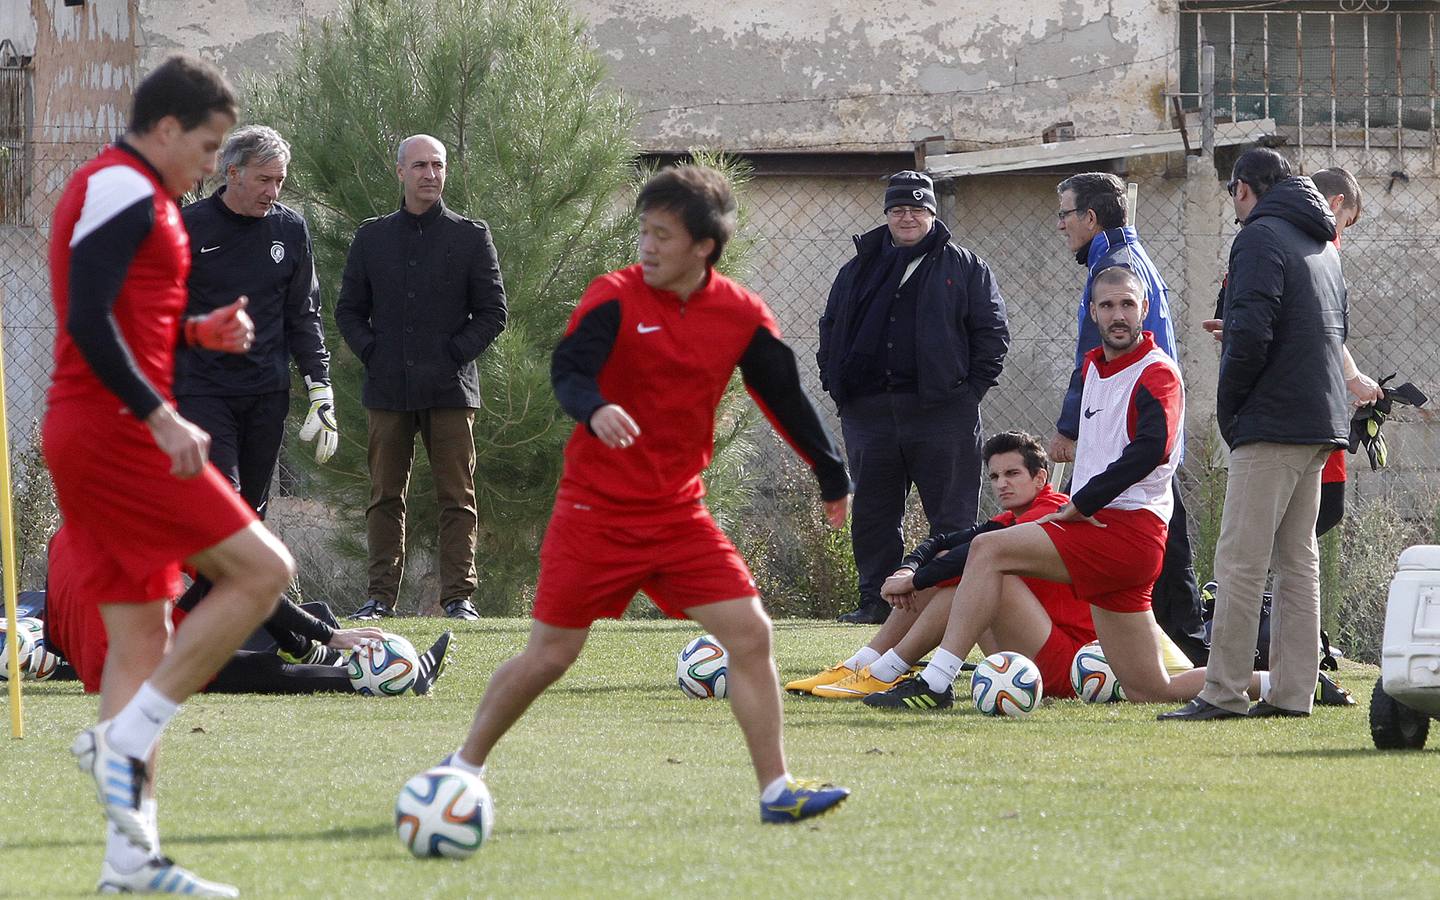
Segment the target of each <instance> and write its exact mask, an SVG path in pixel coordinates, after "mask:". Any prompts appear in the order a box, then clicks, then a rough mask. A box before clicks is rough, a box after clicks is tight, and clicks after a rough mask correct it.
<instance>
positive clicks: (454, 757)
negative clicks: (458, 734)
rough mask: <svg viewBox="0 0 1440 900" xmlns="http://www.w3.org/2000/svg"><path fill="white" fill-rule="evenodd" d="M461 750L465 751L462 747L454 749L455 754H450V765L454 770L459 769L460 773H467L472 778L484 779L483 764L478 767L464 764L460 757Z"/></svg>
mask: <svg viewBox="0 0 1440 900" xmlns="http://www.w3.org/2000/svg"><path fill="white" fill-rule="evenodd" d="M463 749H465V748H464V747H459V748H456V750H455V752H454V753H452V754H450V765H451V766H453V767H454V768H457V769H459V770H460V771H462V772H469V773H470V774H471V775H474V776H476V777H478V778H484V777H485V764H484V763H481V764H480V765H478V766H477V765H475V764H473V763H468V762H466V761H465V758H464V757H462V756H461V755H460V751H461V750H463Z"/></svg>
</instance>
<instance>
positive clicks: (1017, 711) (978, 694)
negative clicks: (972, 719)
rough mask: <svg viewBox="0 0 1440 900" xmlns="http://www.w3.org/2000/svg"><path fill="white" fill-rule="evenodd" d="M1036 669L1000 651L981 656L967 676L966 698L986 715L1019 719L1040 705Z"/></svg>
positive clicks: (1016, 655)
mask: <svg viewBox="0 0 1440 900" xmlns="http://www.w3.org/2000/svg"><path fill="white" fill-rule="evenodd" d="M1043 697H1044V687H1043V685H1042V684H1041V680H1040V669H1039V668H1038V667H1037V666H1036V665H1035V663H1033V662H1031V661H1030V659H1029V658H1027V657H1025V656H1022V655H1021V654H1019V653H1012V652H1010V651H1009V650H1004V651H1001V652H999V653H992V654H990V655H989V656H987V657H985V659H984V661H982V662H981V663H980V664H979V665H978V666H976V667H975V673H974V674H973V675H971V676H970V698H971V699H972V700H973V701H974V702H975V708H976V709H978V710H980V711H981V712H982V713H985V714H986V715H987V716H1006V717H1009V718H1012V719H1020V718H1024V717H1025V716H1028V715H1030V714H1031V713H1032V712H1034V711H1035V710H1036V709H1037V708H1038V707H1039V706H1040V700H1041V699H1042V698H1043Z"/></svg>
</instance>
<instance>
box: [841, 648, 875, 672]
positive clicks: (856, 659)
mask: <svg viewBox="0 0 1440 900" xmlns="http://www.w3.org/2000/svg"><path fill="white" fill-rule="evenodd" d="M879 658H880V654H878V653H876V652H875V651H874V650H871V649H870V648H869V647H861V648H860V650H859V651H858V652H857V653H856V654H855V655H854V656H852V657H850V658H849V659H847V660H845V661H844V662H843V663H841V665H842V666H844V667H845V668H847V669H850V670H851V671H854V672H858V671H860V670H861V669H863V668H865V667H866V666H868V665H870V664H871V663H873V662H874V661H875V660H877V659H879Z"/></svg>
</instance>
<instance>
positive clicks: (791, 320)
mask: <svg viewBox="0 0 1440 900" xmlns="http://www.w3.org/2000/svg"><path fill="white" fill-rule="evenodd" d="M102 141H103V138H102V137H100V136H98V135H97V136H95V137H94V139H93V140H91V141H82V142H77V143H67V144H41V143H29V144H25V145H24V146H23V147H21V148H20V149H19V151H18V152H17V151H16V150H14V149H12V150H10V152H8V153H7V154H6V155H4V156H3V157H0V186H3V190H4V202H3V206H0V212H3V217H0V286H3V289H4V302H3V309H0V312H3V317H4V341H5V343H4V350H5V363H6V365H5V373H6V382H7V389H8V396H7V410H8V412H9V415H10V421H11V435H10V437H11V442H12V448H13V449H12V458H13V459H14V460H15V465H16V468H17V473H16V481H17V485H18V491H19V492H20V493H22V494H23V493H24V492H25V491H26V490H32V491H37V492H38V494H37V496H40V497H41V499H43V494H44V490H43V488H44V485H43V484H42V483H41V481H39V480H37V479H35V478H33V477H31V476H32V474H33V471H32V470H33V467H34V466H35V464H36V462H38V454H36V453H35V452H34V448H33V447H32V445H31V441H32V438H33V427H32V426H33V423H34V422H36V421H37V420H38V419H39V417H40V416H41V414H42V412H43V395H44V390H45V387H46V385H47V383H48V378H49V371H50V365H51V362H50V356H51V352H52V346H53V335H54V331H53V329H54V315H53V312H52V309H51V301H50V294H49V277H48V269H47V264H46V252H47V241H48V224H49V218H50V215H51V212H52V210H53V209H54V205H55V201H56V199H57V198H58V192H59V190H60V189H61V188H62V187H63V185H64V183H65V181H66V179H67V178H68V177H69V175H70V173H71V172H73V170H74V169H75V168H76V167H77V166H78V165H79V164H80V163H82V162H83V161H84V160H86V159H88V158H89V157H90V156H91V155H92V154H93V153H94V152H95V150H96V149H97V147H98V146H100V144H101V143H102ZM1350 161H1351V160H1348V159H1344V158H1341V159H1340V160H1338V162H1341V163H1345V162H1350ZM1201 168H1202V170H1203V171H1201V172H1200V173H1199V174H1196V170H1195V169H1191V170H1190V173H1189V174H1187V173H1186V171H1185V169H1183V168H1178V169H1177V168H1176V167H1174V166H1172V167H1171V168H1170V169H1168V170H1166V171H1164V172H1157V173H1156V174H1151V175H1146V176H1143V177H1137V178H1136V179H1135V180H1136V181H1137V182H1138V184H1139V203H1138V209H1137V211H1136V221H1137V223H1138V227H1139V230H1140V233H1141V237H1142V241H1143V242H1144V243H1145V245H1146V247H1147V248H1148V250H1149V252H1150V254H1151V256H1152V257H1153V258H1154V260H1155V263H1156V265H1157V266H1158V267H1159V269H1160V271H1161V273H1162V274H1163V275H1164V277H1165V278H1166V280H1167V281H1168V283H1169V285H1170V288H1171V311H1172V315H1173V316H1174V318H1175V321H1176V323H1177V331H1178V332H1179V335H1180V340H1181V344H1182V359H1184V360H1187V361H1191V360H1198V361H1199V362H1196V363H1193V364H1191V363H1188V362H1187V378H1188V379H1189V384H1188V390H1189V398H1190V399H1189V402H1190V417H1189V418H1190V455H1189V459H1188V461H1187V465H1186V469H1185V473H1184V478H1183V481H1184V484H1185V487H1186V491H1187V494H1188V495H1189V500H1190V503H1189V505H1190V507H1191V511H1192V515H1193V516H1194V517H1195V518H1196V519H1197V521H1199V522H1200V523H1201V528H1202V530H1203V529H1204V528H1205V527H1213V525H1209V526H1207V525H1206V524H1205V523H1206V522H1212V523H1213V521H1218V508H1216V505H1217V497H1218V496H1223V495H1222V494H1217V493H1216V490H1215V486H1216V483H1217V481H1218V483H1219V484H1220V485H1221V486H1222V487H1223V474H1224V473H1223V463H1217V459H1219V457H1220V454H1218V453H1215V452H1213V451H1214V449H1215V446H1216V444H1215V441H1214V438H1213V430H1212V427H1211V425H1210V416H1211V414H1212V413H1213V409H1214V402H1213V390H1214V386H1213V370H1208V369H1207V368H1206V367H1205V366H1204V365H1203V364H1201V363H1203V362H1204V359H1205V358H1204V354H1207V353H1208V354H1210V358H1211V365H1212V366H1213V357H1214V354H1215V352H1216V351H1215V348H1214V345H1213V342H1211V339H1210V338H1209V337H1208V335H1206V334H1205V333H1204V332H1202V331H1200V330H1199V328H1198V322H1199V320H1200V319H1203V318H1207V317H1208V316H1209V314H1210V312H1209V311H1210V310H1211V309H1212V308H1213V304H1214V299H1215V291H1216V288H1217V285H1218V283H1219V277H1220V273H1221V270H1222V268H1223V266H1224V263H1225V259H1226V256H1227V252H1228V243H1229V236H1230V235H1232V234H1233V232H1234V230H1235V228H1234V226H1233V224H1231V223H1230V222H1229V220H1228V217H1230V216H1231V214H1230V213H1229V212H1228V205H1227V204H1225V203H1222V202H1219V201H1218V200H1216V199H1215V198H1217V197H1219V196H1221V195H1222V194H1223V186H1222V184H1221V182H1220V181H1219V179H1218V178H1217V177H1216V176H1215V175H1214V172H1213V170H1212V169H1210V168H1209V167H1201ZM1059 180H1060V176H1057V175H1033V174H1014V175H991V176H984V177H975V178H967V179H959V180H956V181H954V182H949V183H946V184H942V185H941V214H942V216H943V217H944V218H945V220H946V221H947V222H948V223H949V224H950V226H951V228H952V230H953V232H954V234H955V239H956V240H957V241H958V242H959V243H961V244H963V245H965V246H967V247H970V248H971V249H973V250H974V251H975V252H976V253H978V254H979V255H980V256H981V257H983V258H984V259H986V260H987V261H988V262H989V264H990V266H991V267H992V269H993V270H994V272H995V274H996V277H997V279H998V281H999V284H1000V287H1001V290H1002V292H1003V293H1004V296H1005V298H1006V303H1007V308H1008V313H1009V320H1010V331H1011V339H1012V345H1011V349H1010V353H1009V356H1008V358H1007V360H1006V365H1005V371H1004V374H1003V375H1002V377H1001V382H1000V385H999V386H998V387H997V388H996V389H995V390H993V391H992V392H990V394H989V395H988V396H987V398H986V401H985V404H984V406H983V408H982V412H983V416H984V419H985V427H986V430H987V431H996V430H1000V429H1011V428H1017V429H1024V430H1027V431H1031V432H1033V433H1036V434H1040V435H1043V436H1048V435H1049V434H1051V433H1052V431H1053V422H1054V419H1055V416H1056V414H1057V412H1058V408H1059V402H1060V397H1061V394H1062V391H1063V389H1064V386H1065V383H1066V380H1067V379H1068V377H1069V373H1070V370H1071V366H1072V363H1073V353H1074V335H1075V327H1076V324H1075V309H1076V298H1077V295H1078V292H1079V290H1080V288H1081V286H1082V284H1083V280H1084V268H1083V267H1082V266H1080V265H1078V264H1077V263H1076V262H1075V261H1074V258H1073V256H1072V255H1071V254H1070V253H1069V252H1068V251H1067V250H1066V248H1065V245H1064V242H1063V240H1062V238H1061V236H1060V235H1059V233H1058V232H1057V231H1056V228H1055V219H1054V214H1055V210H1056V208H1057V204H1056V195H1055V185H1056V183H1057V182H1058V181H1059ZM1361 184H1362V187H1363V190H1364V215H1363V217H1362V219H1361V221H1360V223H1359V224H1358V225H1357V226H1355V227H1354V228H1353V229H1351V230H1350V231H1348V232H1347V233H1346V235H1345V242H1344V248H1343V253H1342V255H1343V257H1344V260H1345V267H1346V274H1347V278H1348V280H1349V282H1350V287H1351V333H1352V336H1351V341H1350V343H1351V347H1352V349H1353V350H1354V353H1355V356H1356V358H1357V360H1358V361H1359V363H1360V366H1361V367H1362V369H1364V370H1366V371H1368V372H1370V373H1372V374H1374V375H1376V376H1381V375H1388V374H1390V373H1391V372H1392V371H1394V372H1398V373H1399V380H1400V381H1413V382H1414V383H1415V384H1417V385H1419V386H1420V387H1421V389H1422V390H1424V391H1425V392H1426V393H1428V394H1431V395H1435V394H1440V358H1437V354H1436V352H1435V348H1434V335H1435V329H1434V326H1433V324H1432V312H1431V310H1432V308H1433V303H1434V301H1433V299H1432V298H1433V295H1434V293H1435V286H1436V285H1437V283H1440V256H1437V253H1436V250H1437V249H1440V178H1436V177H1433V176H1430V175H1413V176H1406V175H1405V174H1404V173H1400V172H1396V173H1394V174H1392V175H1388V176H1381V177H1376V176H1374V175H1370V176H1365V177H1362V179H1361ZM883 185H884V182H883V180H881V179H879V178H873V177H872V178H864V177H821V176H786V177H779V176H770V177H760V178H757V179H755V180H754V181H753V182H752V183H751V184H750V185H749V186H748V188H747V190H746V193H745V196H744V202H745V203H746V205H747V207H748V222H749V227H750V228H751V229H752V235H753V236H754V237H757V238H758V239H759V247H758V250H757V252H756V253H755V255H754V260H753V267H752V273H751V275H750V278H749V280H750V282H751V284H752V285H753V286H754V287H755V288H756V289H757V290H758V291H759V292H760V293H761V294H762V295H764V296H765V297H766V298H767V300H768V301H769V302H770V304H771V306H772V307H773V309H774V310H775V312H776V315H777V316H778V318H779V320H780V323H781V327H782V329H783V330H784V332H785V334H786V336H787V338H788V339H789V341H790V342H791V344H792V345H793V346H794V347H795V350H796V353H797V355H798V356H799V358H800V361H801V370H802V372H803V373H804V375H805V379H806V384H807V387H809V388H810V390H811V391H812V393H813V394H814V395H815V396H816V397H817V398H819V399H820V400H821V407H822V409H824V410H826V411H827V414H830V415H833V407H832V406H831V405H830V404H829V402H828V399H826V398H823V397H822V396H821V395H820V392H819V385H818V378H817V376H816V372H815V364H814V354H815V346H816V326H817V321H818V319H819V316H820V313H821V311H822V310H823V308H824V304H825V299H826V296H827V294H828V291H829V287H830V283H831V281H832V279H833V278H834V275H835V273H836V272H837V271H838V269H839V268H840V266H841V265H843V264H844V263H845V261H846V260H848V259H849V258H850V257H851V256H852V255H853V253H854V245H853V243H852V241H851V236H852V235H855V234H859V233H862V232H864V231H866V230H868V229H870V228H872V227H875V226H877V225H879V224H880V223H881V222H882V221H883V215H882V208H881V207H882V204H881V198H882V195H883ZM1197 197H1201V198H1204V200H1205V202H1201V203H1197V202H1196V198H1197ZM1197 210H1198V211H1199V212H1198V213H1197ZM502 264H503V260H502ZM325 287H326V289H327V295H328V296H330V297H333V296H334V287H335V286H333V285H326V286H325ZM331 349H332V352H342V353H343V352H345V351H344V350H343V349H342V348H331ZM341 402H358V398H341ZM832 421H833V420H832ZM291 424H292V426H295V425H298V422H292V423H291ZM292 430H293V428H292ZM762 430H763V432H764V433H763V434H761V435H757V438H758V442H759V444H760V446H761V448H762V452H761V454H760V459H759V460H757V464H756V466H755V471H756V474H755V481H756V483H757V484H758V485H759V487H758V489H757V491H756V492H755V493H756V499H755V500H754V502H753V504H752V506H751V508H750V509H748V510H747V511H745V513H744V514H743V515H742V520H743V527H742V528H741V529H738V531H739V532H740V533H739V534H737V538H738V539H739V541H740V543H741V544H742V546H743V548H744V549H745V550H746V552H747V553H748V554H749V555H750V556H751V557H752V561H754V562H755V563H756V569H757V577H759V578H760V579H761V582H762V584H761V586H762V588H764V589H765V590H766V592H767V595H769V596H770V597H771V598H772V600H773V601H774V602H775V603H776V604H777V606H778V608H779V609H780V611H782V612H785V611H793V612H812V613H825V612H828V611H831V610H835V609H839V608H842V607H844V606H845V605H847V604H848V602H849V601H850V599H852V597H853V594H852V593H851V592H852V591H853V581H852V580H851V579H852V577H853V576H852V575H851V572H852V569H851V564H850V561H849V559H848V544H847V542H846V541H845V540H844V539H843V538H842V539H838V540H837V539H836V538H834V537H831V536H829V535H827V534H826V532H825V530H824V529H823V527H822V526H821V525H820V517H819V514H818V504H817V503H816V502H815V497H814V488H813V485H812V483H811V482H810V479H809V477H808V475H807V473H805V472H804V471H802V470H801V469H800V468H799V467H798V464H797V463H795V462H794V460H793V457H791V456H790V454H789V453H788V451H785V450H784V449H783V447H781V445H780V444H779V442H778V440H776V439H775V438H774V437H773V435H771V434H770V433H769V429H768V428H762ZM1386 433H1387V437H1388V439H1389V442H1390V448H1391V458H1392V462H1391V466H1390V467H1389V468H1388V469H1385V470H1382V471H1381V472H1378V473H1372V472H1371V471H1370V470H1369V466H1368V465H1367V464H1365V462H1364V459H1365V457H1364V455H1363V454H1361V455H1360V456H1358V457H1351V467H1350V470H1351V473H1352V475H1351V487H1350V495H1349V497H1350V509H1351V511H1350V519H1351V520H1354V522H1355V526H1354V527H1355V529H1356V534H1360V533H1361V529H1363V528H1371V526H1372V525H1373V524H1374V523H1373V522H1371V521H1370V520H1371V519H1374V518H1375V517H1376V516H1381V515H1382V514H1383V515H1384V516H1389V517H1390V518H1391V519H1394V520H1396V521H1408V522H1412V523H1413V522H1414V521H1416V520H1418V519H1423V518H1426V517H1428V516H1431V515H1433V514H1434V510H1435V507H1436V496H1437V490H1440V488H1437V484H1440V477H1437V472H1440V423H1436V421H1435V418H1434V416H1433V414H1432V413H1431V412H1430V410H1429V409H1425V410H1420V411H1415V410H1410V409H1401V410H1398V411H1397V414H1396V416H1395V417H1394V420H1393V421H1392V422H1391V423H1390V424H1388V425H1387V426H1386ZM346 439H348V440H355V439H363V438H357V437H355V436H346ZM299 452H308V448H298V449H297V446H296V444H295V441H294V440H293V435H292V437H291V438H289V439H287V441H286V445H285V449H284V450H283V451H282V459H281V466H280V470H279V472H278V474H277V479H278V480H277V484H276V487H275V490H274V499H273V501H272V505H271V513H270V524H271V526H272V527H273V528H274V529H275V531H276V532H277V533H278V534H280V536H281V537H282V538H283V539H285V541H286V543H287V544H288V545H289V546H290V548H291V550H292V552H293V553H294V554H295V556H296V559H297V561H298V563H299V568H300V571H301V573H302V574H301V588H302V590H303V592H304V593H305V595H306V596H307V597H312V598H314V597H318V598H323V599H326V600H328V601H330V602H332V603H333V604H334V605H336V606H337V607H338V608H340V609H348V608H349V607H350V606H352V605H354V604H355V603H356V601H357V600H358V599H360V598H362V597H363V594H364V568H365V567H364V562H363V551H364V536H363V534H361V533H354V532H355V529H354V526H353V525H350V526H348V527H347V526H344V525H342V524H340V523H341V517H340V516H339V515H337V511H336V510H333V509H330V508H328V506H327V505H326V504H325V503H324V502H323V501H321V500H319V499H317V495H315V494H314V493H312V492H311V490H310V489H309V485H308V482H307V480H306V477H305V475H304V473H303V472H302V471H301V470H300V467H299V466H292V465H291V464H290V461H289V460H290V457H289V454H291V453H299ZM984 499H985V503H986V504H987V505H986V506H985V507H983V508H984V509H986V510H993V506H991V505H989V504H990V501H989V498H988V497H985V498H984ZM17 505H18V506H20V507H21V508H22V509H24V510H26V513H25V515H26V516H28V517H29V519H30V521H28V522H26V521H22V522H21V523H20V528H21V531H22V536H23V534H24V533H26V532H28V533H31V534H33V535H34V537H33V539H31V540H29V541H28V542H27V541H22V544H24V549H25V551H26V553H27V565H26V567H25V569H24V572H23V575H24V580H25V582H26V586H34V585H35V584H36V583H37V582H36V580H35V579H37V578H39V577H43V564H42V563H41V560H40V555H43V542H44V539H45V537H48V528H50V527H53V521H52V520H47V519H46V518H45V513H44V511H45V508H46V507H45V504H44V503H43V502H42V503H37V502H33V498H32V499H31V500H27V499H26V498H25V497H17ZM1366 517H1370V518H1368V519H1367V518H1366ZM1349 521H1350V520H1347V527H1348V523H1349ZM1387 521H1388V520H1387ZM1367 523H1369V524H1367ZM910 524H911V526H912V531H918V530H920V529H921V528H923V521H921V520H920V519H919V516H918V512H917V513H916V515H915V516H912V521H911V523H910ZM1382 524H1383V523H1382ZM1376 527H1379V526H1376ZM1382 530H1383V529H1382ZM1392 531H1393V529H1392ZM1363 533H1364V534H1365V535H1366V537H1365V538H1364V540H1366V541H1373V540H1374V536H1373V529H1372V530H1369V531H1364V532H1363ZM1197 549H1198V550H1199V551H1200V556H1201V558H1199V559H1197V563H1198V565H1199V568H1200V569H1201V571H1202V573H1203V572H1205V571H1208V559H1206V558H1205V554H1206V553H1207V552H1208V545H1207V544H1206V540H1205V538H1204V537H1203V536H1202V537H1201V539H1200V540H1199V541H1197ZM1390 559H1391V560H1393V555H1391V556H1390ZM1346 560H1347V562H1346V565H1347V566H1348V565H1349V560H1350V557H1348V556H1347V557H1346ZM1388 564H1389V562H1388V561H1387V565H1388ZM430 568H431V561H430V560H428V559H425V558H419V559H413V560H412V565H411V567H410V572H409V573H407V584H406V588H405V591H404V594H405V595H406V596H412V595H414V596H428V595H430V594H433V593H434V591H433V590H431V589H430V588H431V587H432V585H430V584H429V583H428V581H427V579H431V578H433V574H432V573H431V571H430ZM417 582H420V583H421V584H419V585H417Z"/></svg>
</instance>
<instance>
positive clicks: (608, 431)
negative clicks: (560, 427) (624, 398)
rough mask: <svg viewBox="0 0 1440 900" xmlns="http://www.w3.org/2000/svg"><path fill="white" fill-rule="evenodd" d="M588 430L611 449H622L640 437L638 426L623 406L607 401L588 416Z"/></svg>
mask: <svg viewBox="0 0 1440 900" xmlns="http://www.w3.org/2000/svg"><path fill="white" fill-rule="evenodd" d="M590 430H591V431H593V432H595V436H596V437H597V438H599V439H600V443H602V444H604V445H605V446H607V447H609V448H610V449H612V450H623V449H625V448H626V447H629V446H630V445H631V444H633V443H635V440H636V439H637V438H639V437H640V426H639V425H636V424H635V420H634V419H632V418H630V414H629V413H627V412H626V411H625V410H624V409H623V408H621V407H620V406H618V405H616V404H614V403H607V404H605V405H604V406H602V407H600V408H599V409H597V410H595V413H594V414H593V415H591V416H590Z"/></svg>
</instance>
